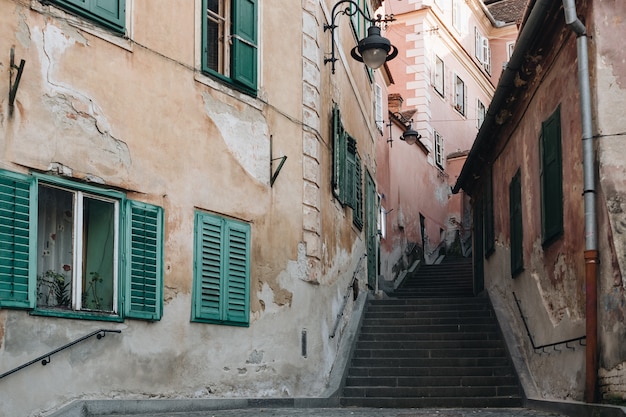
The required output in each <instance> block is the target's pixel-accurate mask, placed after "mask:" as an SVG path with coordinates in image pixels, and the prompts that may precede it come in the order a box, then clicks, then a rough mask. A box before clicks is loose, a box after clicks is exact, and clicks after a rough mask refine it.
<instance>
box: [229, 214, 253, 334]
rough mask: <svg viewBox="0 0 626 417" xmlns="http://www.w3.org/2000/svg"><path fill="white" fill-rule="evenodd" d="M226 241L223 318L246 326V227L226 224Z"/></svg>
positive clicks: (247, 311) (247, 296) (247, 269)
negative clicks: (225, 283)
mask: <svg viewBox="0 0 626 417" xmlns="http://www.w3.org/2000/svg"><path fill="white" fill-rule="evenodd" d="M225 227H226V235H227V238H228V239H227V241H226V242H225V243H224V250H225V251H226V252H227V253H226V256H225V258H226V274H225V277H224V278H225V281H226V282H227V285H226V286H225V290H226V291H225V292H226V293H225V302H224V307H225V316H224V321H226V322H229V323H240V324H248V319H249V314H250V313H249V310H250V309H249V307H248V304H249V303H248V300H249V299H250V294H249V293H250V288H249V285H250V283H249V279H248V277H249V276H250V265H249V257H248V254H249V252H250V250H249V247H248V245H249V242H250V239H249V235H250V228H249V226H248V225H244V224H240V223H234V222H227V223H226V225H225Z"/></svg>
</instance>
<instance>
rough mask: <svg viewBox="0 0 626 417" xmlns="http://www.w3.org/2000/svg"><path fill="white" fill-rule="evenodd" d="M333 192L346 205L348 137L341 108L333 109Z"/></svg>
mask: <svg viewBox="0 0 626 417" xmlns="http://www.w3.org/2000/svg"><path fill="white" fill-rule="evenodd" d="M332 135H333V184H332V186H333V191H334V193H335V195H336V196H337V198H338V199H339V201H340V202H341V203H342V204H346V197H345V190H344V188H345V187H344V183H345V172H346V136H345V132H344V130H343V125H342V124H341V115H340V112H339V107H338V106H337V105H335V107H333V132H332Z"/></svg>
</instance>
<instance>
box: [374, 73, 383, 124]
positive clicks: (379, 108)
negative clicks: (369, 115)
mask: <svg viewBox="0 0 626 417" xmlns="http://www.w3.org/2000/svg"><path fill="white" fill-rule="evenodd" d="M374 97H375V101H374V117H375V118H376V127H377V128H378V130H379V131H380V132H381V133H382V131H383V126H384V117H385V116H384V115H383V88H382V87H381V86H380V84H378V83H376V84H374Z"/></svg>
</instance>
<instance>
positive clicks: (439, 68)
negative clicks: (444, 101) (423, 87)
mask: <svg viewBox="0 0 626 417" xmlns="http://www.w3.org/2000/svg"><path fill="white" fill-rule="evenodd" d="M444 74H445V66H444V63H443V59H441V58H439V57H438V56H435V76H434V77H433V86H434V87H435V91H437V92H438V93H439V95H440V96H442V97H443V95H444Z"/></svg>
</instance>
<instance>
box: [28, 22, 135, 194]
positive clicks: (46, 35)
mask: <svg viewBox="0 0 626 417" xmlns="http://www.w3.org/2000/svg"><path fill="white" fill-rule="evenodd" d="M66 26H67V25H66ZM39 32H40V33H41V38H37V37H33V41H34V42H40V44H41V48H39V50H40V53H41V56H40V58H41V63H42V65H41V77H42V80H43V81H44V86H43V88H44V91H45V92H44V94H43V98H44V102H47V104H49V105H50V106H51V108H52V109H53V111H52V114H53V115H55V119H54V122H55V123H56V124H57V126H58V127H61V128H63V129H69V128H76V127H78V128H79V129H80V130H81V131H82V132H84V133H87V134H88V135H87V138H88V140H90V141H92V142H93V143H91V144H87V148H86V149H87V153H90V152H92V151H96V152H98V151H105V152H107V153H109V154H110V155H111V161H108V165H110V164H111V162H112V163H113V165H115V170H116V171H117V170H119V165H122V166H124V167H126V168H127V167H129V166H130V165H131V157H130V152H129V149H128V146H127V144H126V143H125V142H124V141H122V140H120V139H118V138H116V137H115V136H114V135H113V134H112V132H111V125H110V123H109V122H108V120H107V118H106V116H104V112H103V110H102V109H101V108H100V107H99V106H98V105H97V103H96V102H95V101H94V100H93V99H91V98H90V97H89V96H88V95H87V94H86V93H84V92H82V91H79V90H77V89H75V88H73V87H72V86H71V85H66V84H64V83H63V82H61V81H59V80H55V79H54V75H53V74H54V70H55V62H56V59H58V57H60V56H62V55H63V53H64V52H65V50H67V49H68V48H70V47H71V46H73V45H75V44H76V43H78V44H80V45H83V46H88V44H87V40H86V39H85V38H84V37H82V35H80V34H79V33H78V32H77V31H76V30H75V29H72V28H70V27H69V26H68V27H66V28H63V30H61V29H59V28H58V27H56V26H53V25H48V24H47V25H46V26H45V27H44V28H43V29H41V31H34V33H39ZM81 136H82V135H81ZM94 156H95V155H94ZM95 161H99V162H101V166H104V165H105V163H106V162H103V161H101V155H98V157H97V158H94V162H95ZM91 177H93V178H94V180H95V181H96V182H99V181H100V182H101V181H102V179H101V178H100V177H98V176H95V175H91Z"/></svg>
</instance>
